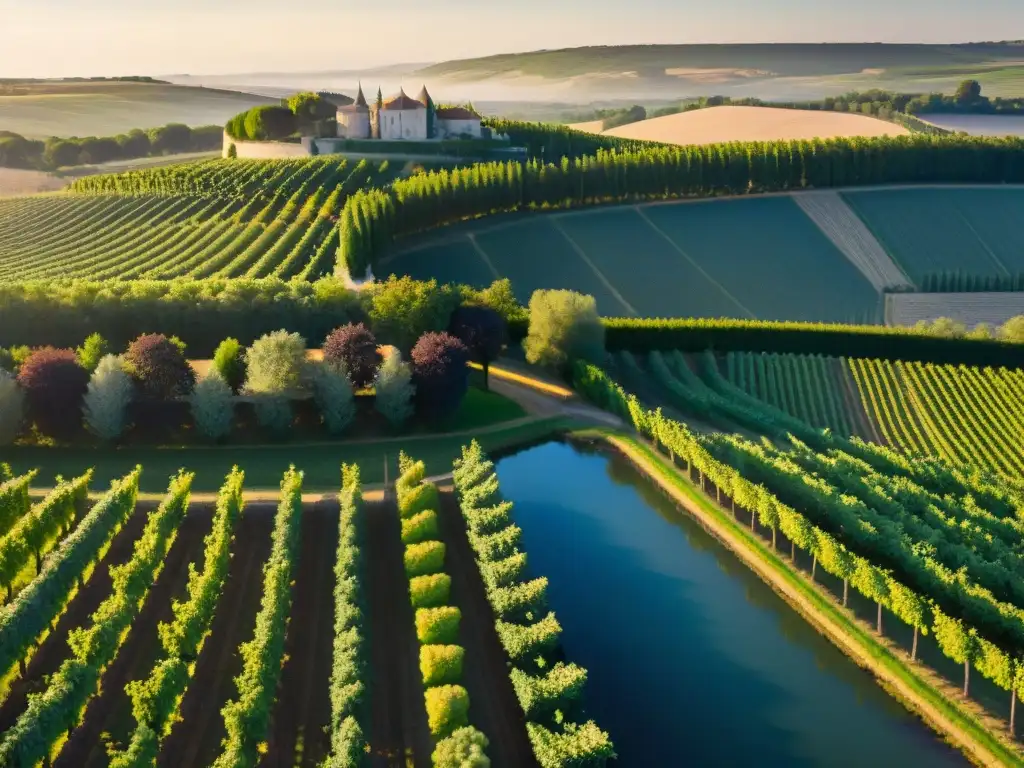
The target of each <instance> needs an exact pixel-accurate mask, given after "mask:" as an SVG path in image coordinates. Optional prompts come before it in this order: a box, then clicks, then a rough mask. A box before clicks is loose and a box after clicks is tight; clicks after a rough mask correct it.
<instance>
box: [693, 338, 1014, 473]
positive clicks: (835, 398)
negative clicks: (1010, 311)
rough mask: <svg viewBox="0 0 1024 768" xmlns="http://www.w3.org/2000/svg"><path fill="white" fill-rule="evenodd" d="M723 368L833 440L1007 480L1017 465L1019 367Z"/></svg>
mask: <svg viewBox="0 0 1024 768" xmlns="http://www.w3.org/2000/svg"><path fill="white" fill-rule="evenodd" d="M721 365H722V370H723V372H724V374H725V376H726V378H727V379H728V380H729V382H731V383H732V384H733V385H735V386H736V387H738V388H740V389H741V390H743V391H744V392H746V393H748V394H750V395H752V396H754V397H756V398H758V399H760V400H762V401H764V402H766V403H768V404H770V405H772V406H774V407H776V408H778V409H780V410H781V411H784V412H786V413H788V414H790V415H791V416H795V417H796V418H798V419H801V420H802V421H805V422H806V423H808V424H810V425H812V426H815V427H819V428H825V427H828V428H829V429H831V430H832V431H833V432H834V433H836V434H837V435H843V436H848V435H856V436H858V437H861V438H863V439H865V440H870V441H873V442H877V443H882V444H888V445H890V446H892V447H893V448H896V449H899V450H902V451H906V452H909V453H919V454H922V455H929V456H938V457H941V458H945V459H950V460H953V461H956V462H963V463H965V464H976V465H978V466H981V467H984V468H985V469H988V470H991V471H994V472H1000V473H1005V474H1008V475H1012V476H1018V475H1019V474H1020V472H1021V471H1022V469H1024V448H1022V447H1021V444H1020V441H1019V440H1017V439H1016V436H1017V435H1020V434H1024V409H1022V408H1021V402H1022V401H1021V397H1022V396H1024V372H1022V371H1019V370H1009V369H1005V368H999V369H992V368H975V367H968V366H962V365H961V366H953V365H932V364H929V363H913V362H910V363H904V362H891V361H887V360H865V359H846V358H825V357H817V356H809V355H775V354H771V355H766V354H755V353H730V354H728V355H726V357H725V360H724V361H722V363H721ZM694 367H695V369H696V370H698V371H701V372H704V373H705V374H706V371H707V370H708V369H707V367H706V366H702V365H695V366H694ZM705 378H707V377H706V376H705Z"/></svg>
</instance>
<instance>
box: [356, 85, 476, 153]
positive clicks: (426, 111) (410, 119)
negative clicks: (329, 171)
mask: <svg viewBox="0 0 1024 768" xmlns="http://www.w3.org/2000/svg"><path fill="white" fill-rule="evenodd" d="M378 94H379V91H378ZM481 135H482V133H481V129H480V116H479V115H477V114H476V113H474V112H472V111H470V110H468V109H466V108H465V107H440V108H438V107H436V106H435V105H434V101H433V99H431V98H430V94H429V93H428V92H427V88H426V86H424V87H423V89H422V90H421V91H420V94H419V96H417V97H416V98H415V99H413V98H410V97H409V96H407V95H406V94H405V91H404V90H399V92H398V94H396V95H395V96H392V97H391V98H389V99H383V98H381V97H380V96H379V95H378V98H377V102H376V103H374V104H372V105H371V104H368V103H367V101H366V97H365V96H364V95H363V88H362V86H361V85H360V86H359V93H358V94H357V95H356V98H355V100H354V101H353V102H352V103H351V104H347V105H344V106H340V107H338V136H339V137H341V138H346V139H382V140H386V141H395V140H409V141H424V140H428V139H458V138H470V139H479V138H481Z"/></svg>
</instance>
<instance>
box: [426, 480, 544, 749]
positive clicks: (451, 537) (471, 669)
mask: <svg viewBox="0 0 1024 768" xmlns="http://www.w3.org/2000/svg"><path fill="white" fill-rule="evenodd" d="M441 536H442V538H443V539H444V542H445V544H446V545H447V547H448V557H447V562H446V564H445V565H446V570H447V572H448V574H449V575H450V576H451V577H452V603H453V604H454V605H457V606H458V607H459V608H460V609H461V610H462V627H461V634H462V644H463V645H464V646H465V649H466V656H465V663H464V665H463V684H464V685H465V686H466V690H467V691H468V692H469V701H470V707H469V715H470V720H471V721H472V722H473V725H475V726H476V727H477V728H479V729H480V730H481V731H483V732H484V734H485V735H486V736H487V738H488V739H490V742H491V743H490V746H489V747H488V748H487V756H488V757H490V758H491V764H492V765H493V766H494V768H528V767H529V766H536V765H537V761H536V760H535V759H534V756H533V747H532V746H531V745H530V739H529V737H528V736H527V735H526V721H525V719H524V718H523V710H522V708H521V707H520V706H519V701H518V700H517V699H516V695H515V691H513V690H512V682H511V680H510V679H509V676H508V657H507V656H506V655H505V649H504V648H502V646H501V642H500V641H499V640H498V633H497V632H496V631H495V629H494V613H493V611H492V610H491V606H490V603H488V602H487V594H486V592H485V591H484V584H483V581H481V579H480V571H479V570H478V569H477V567H476V561H475V560H474V558H473V551H472V550H471V549H470V546H469V540H468V539H467V538H466V527H465V524H464V523H463V519H462V513H461V512H460V511H459V506H458V500H457V499H456V498H455V494H454V493H453V492H451V491H448V492H445V493H442V494H441Z"/></svg>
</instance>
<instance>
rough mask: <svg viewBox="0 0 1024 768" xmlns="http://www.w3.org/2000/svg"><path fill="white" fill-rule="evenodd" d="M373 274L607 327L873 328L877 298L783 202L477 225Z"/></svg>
mask: <svg viewBox="0 0 1024 768" xmlns="http://www.w3.org/2000/svg"><path fill="white" fill-rule="evenodd" d="M379 271H380V272H381V274H388V273H392V272H395V273H398V274H410V275H412V276H413V277H417V278H430V277H436V278H437V279H438V280H440V281H455V282H465V283H469V284H473V285H480V286H484V285H488V284H490V283H491V282H492V281H493V280H494V279H495V278H496V277H499V276H500V277H508V278H510V279H511V281H512V284H513V287H514V288H515V292H516V295H517V297H518V298H519V299H520V300H521V301H523V302H526V301H528V300H529V297H530V295H531V293H532V292H533V291H534V290H536V289H538V288H572V289H574V290H578V291H582V292H584V293H590V294H593V295H594V296H595V297H596V298H597V304H598V309H599V311H600V312H602V313H603V314H606V315H611V316H626V315H639V316H645V317H646V316H654V317H678V316H693V317H757V318H763V319H783V318H785V319H805V320H836V321H855V320H860V321H878V320H880V319H881V317H880V309H881V303H880V297H879V294H878V293H877V291H876V290H875V289H874V287H873V286H872V285H871V284H870V283H869V282H868V280H867V279H866V278H865V277H864V276H863V275H862V274H861V272H860V271H858V270H857V268H856V267H854V266H853V264H851V263H850V261H848V260H847V258H846V257H844V256H843V254H842V253H841V252H840V251H839V249H838V248H837V247H836V246H835V245H833V244H832V242H831V241H830V240H829V239H828V238H827V237H826V236H825V235H824V234H823V233H822V231H821V230H820V229H819V228H818V227H817V226H816V225H815V224H814V223H813V222H812V221H811V220H810V219H809V218H808V217H807V216H806V215H805V214H804V213H803V212H802V211H801V210H800V208H799V207H798V206H797V205H796V204H795V203H794V202H793V201H792V200H791V199H789V198H786V197H776V198H761V199H753V198H752V199H745V200H729V201H709V202H695V203H678V204H676V203H669V204H664V205H661V204H657V205H643V206H622V207H613V208H603V209H593V210H589V211H582V212H576V213H567V214H543V215H537V216H524V217H520V218H515V217H509V218H505V219H496V220H495V219H491V220H482V221H480V222H475V223H472V224H470V225H468V226H466V227H464V228H451V229H446V230H439V231H438V232H436V233H434V234H433V235H431V236H429V237H427V238H424V239H423V240H422V241H420V242H419V243H418V244H417V245H415V246H412V247H410V248H409V249H408V250H407V251H406V252H404V253H401V254H399V255H397V256H395V257H393V258H390V259H387V260H385V262H384V263H382V264H381V266H380V270H379Z"/></svg>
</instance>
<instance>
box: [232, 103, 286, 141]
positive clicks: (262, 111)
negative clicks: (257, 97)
mask: <svg viewBox="0 0 1024 768" xmlns="http://www.w3.org/2000/svg"><path fill="white" fill-rule="evenodd" d="M297 129H298V122H297V120H296V118H295V115H294V114H293V113H292V111H291V110H290V109H288V108H287V107H272V106H266V107H253V108H252V109H250V110H249V111H248V112H247V113H246V116H245V135H246V138H248V139H251V140H253V141H277V140H279V139H283V138H286V137H288V136H291V135H292V134H293V133H295V131H296V130H297Z"/></svg>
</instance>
